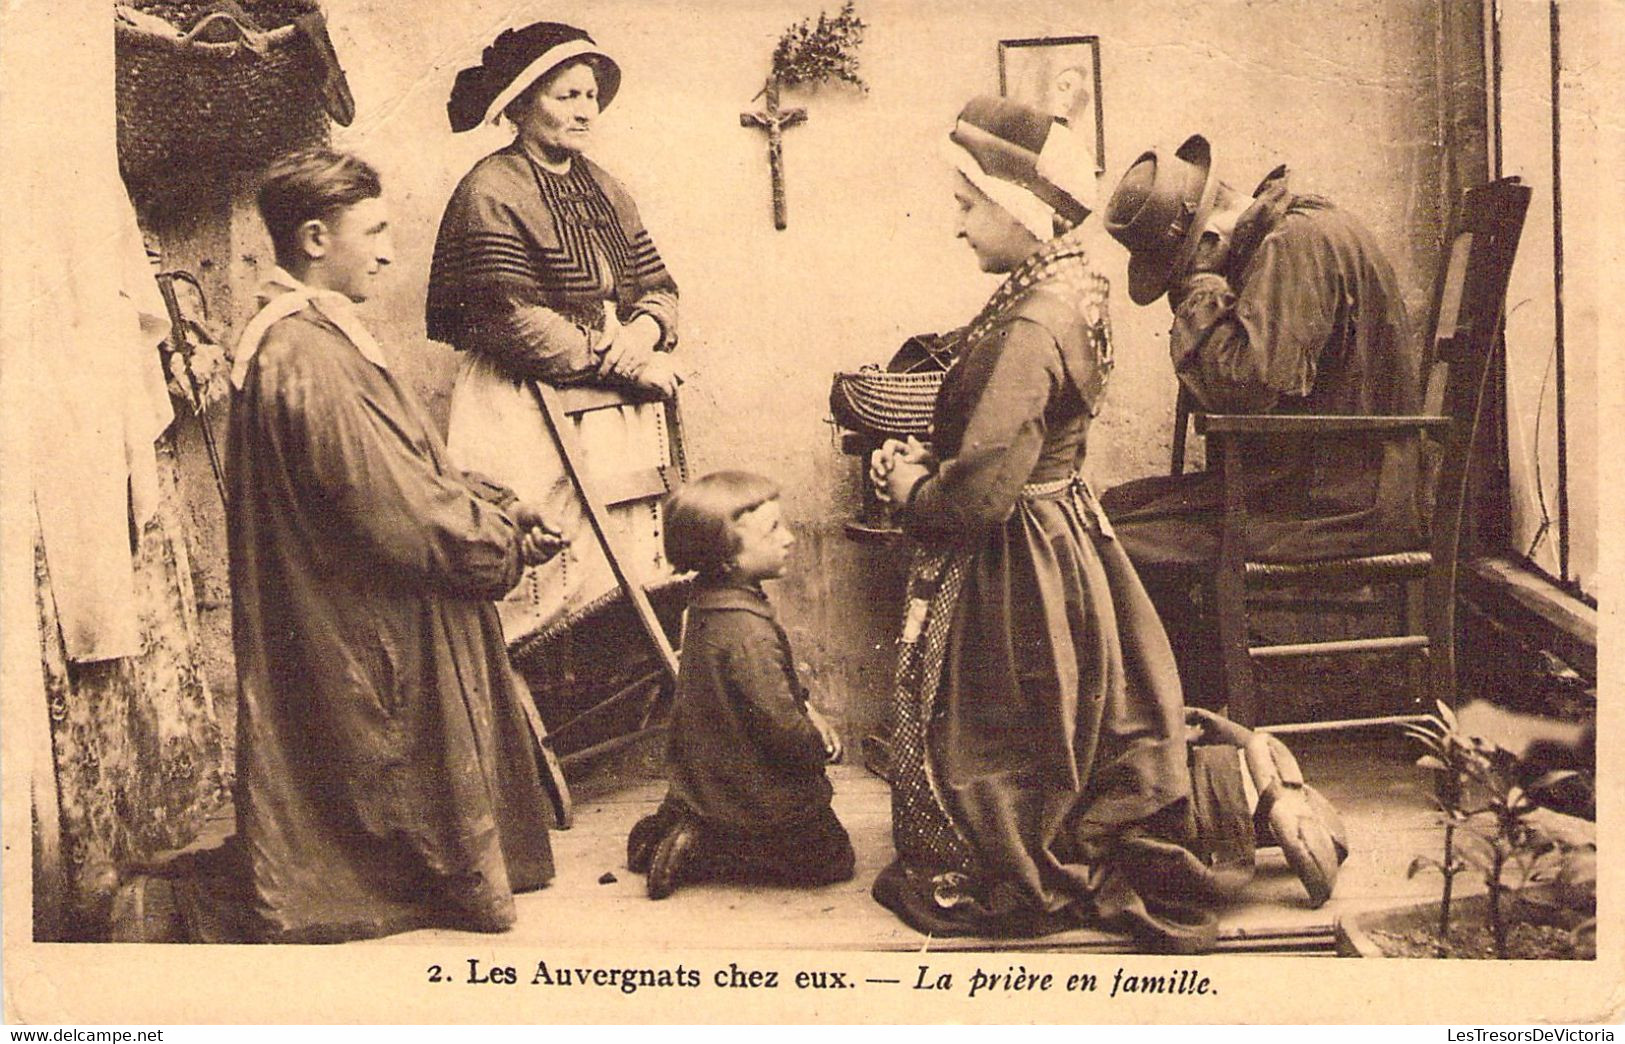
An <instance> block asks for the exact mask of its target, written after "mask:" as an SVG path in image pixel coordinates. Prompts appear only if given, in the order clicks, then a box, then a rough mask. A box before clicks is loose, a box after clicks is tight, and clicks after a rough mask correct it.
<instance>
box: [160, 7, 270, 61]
mask: <svg viewBox="0 0 1625 1044" xmlns="http://www.w3.org/2000/svg"><path fill="white" fill-rule="evenodd" d="M232 6H236V5H232ZM238 14H241V9H239V11H238ZM238 14H233V13H231V12H229V11H211V12H210V13H209V14H206V15H204V16H203V17H202V18H200V19H198V21H197V24H196V25H194V26H192V28H190V29H188V30H187V31H186V35H185V36H183V37H181V47H182V48H192V49H196V48H198V47H200V46H201V45H204V44H211V43H212V44H215V45H216V46H218V45H219V43H220V42H219V41H215V40H199V39H198V36H199V34H201V33H202V32H203V31H204V30H206V29H208V28H209V27H210V26H214V25H221V24H225V25H229V26H231V27H232V28H233V29H235V30H236V31H237V36H238V38H239V39H240V41H241V43H242V45H243V46H244V47H246V48H247V49H248V50H249V51H251V52H253V53H254V54H256V55H258V56H259V57H261V58H263V57H265V55H266V54H268V53H270V50H271V34H269V33H267V32H265V31H263V30H262V29H260V27H259V26H257V25H255V24H254V22H253V20H252V19H250V18H248V16H247V15H246V14H241V18H239V17H238ZM245 20H246V21H247V24H246V25H245V24H244V21H245Z"/></svg>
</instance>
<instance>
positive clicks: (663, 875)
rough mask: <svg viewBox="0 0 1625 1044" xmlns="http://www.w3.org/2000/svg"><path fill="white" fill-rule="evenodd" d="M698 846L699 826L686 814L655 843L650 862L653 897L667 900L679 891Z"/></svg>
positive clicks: (650, 896) (650, 881)
mask: <svg viewBox="0 0 1625 1044" xmlns="http://www.w3.org/2000/svg"><path fill="white" fill-rule="evenodd" d="M699 848H700V828H699V825H698V824H697V823H694V822H693V821H691V820H689V819H687V818H686V817H685V818H683V819H679V820H678V821H677V823H676V824H675V825H674V826H673V827H672V828H671V829H670V830H668V831H667V832H666V836H665V837H663V838H661V839H660V843H659V844H658V845H656V846H655V850H654V855H653V857H652V858H651V860H650V863H649V898H650V899H664V898H666V896H668V895H670V894H671V893H673V892H675V891H676V890H677V886H678V885H679V884H681V883H682V880H683V872H684V871H685V870H687V869H688V868H689V866H690V865H691V864H692V863H693V861H694V857H695V856H696V855H697V854H698V852H699Z"/></svg>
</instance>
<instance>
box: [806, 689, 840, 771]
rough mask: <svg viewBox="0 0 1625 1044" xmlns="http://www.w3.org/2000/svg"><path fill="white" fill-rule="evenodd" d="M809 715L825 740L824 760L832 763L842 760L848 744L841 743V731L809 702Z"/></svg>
mask: <svg viewBox="0 0 1625 1044" xmlns="http://www.w3.org/2000/svg"><path fill="white" fill-rule="evenodd" d="M807 717H809V718H811V719H812V723H813V727H814V728H816V729H817V730H818V735H819V736H820V737H822V739H823V741H824V760H825V761H827V762H829V763H830V764H831V765H833V764H835V763H836V762H838V761H840V760H841V755H843V754H845V753H846V746H845V745H844V744H842V743H841V736H840V733H838V732H836V731H835V726H833V725H831V724H830V723H829V722H828V721H826V720H825V719H824V716H823V715H822V714H820V713H818V708H817V707H814V706H813V705H812V704H811V703H809V704H807Z"/></svg>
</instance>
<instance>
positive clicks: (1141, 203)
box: [1106, 134, 1219, 305]
mask: <svg viewBox="0 0 1625 1044" xmlns="http://www.w3.org/2000/svg"><path fill="white" fill-rule="evenodd" d="M1218 189H1219V182H1218V179H1217V178H1215V177H1214V175H1213V147H1212V146H1211V145H1209V144H1208V141H1207V139H1206V138H1204V137H1202V136H1201V135H1200V134H1192V135H1191V136H1190V137H1188V138H1186V139H1185V143H1184V144H1183V145H1181V146H1179V148H1177V149H1175V150H1173V151H1172V152H1171V153H1170V152H1169V151H1168V150H1167V149H1163V148H1155V149H1150V150H1148V151H1146V152H1142V153H1141V154H1140V157H1139V159H1136V160H1135V161H1134V162H1133V163H1132V164H1130V165H1129V168H1128V171H1127V172H1126V173H1124V175H1123V180H1122V181H1119V182H1118V183H1117V188H1116V189H1114V190H1112V198H1111V200H1110V201H1109V202H1108V203H1107V204H1106V231H1108V232H1110V233H1111V234H1112V236H1113V238H1115V239H1116V240H1117V241H1118V242H1119V243H1121V244H1123V245H1124V246H1126V247H1128V252H1129V261H1128V296H1129V300H1131V301H1133V302H1134V303H1135V304H1138V305H1147V304H1150V303H1151V302H1152V301H1155V300H1156V299H1157V298H1159V297H1161V296H1162V294H1163V292H1164V291H1166V290H1167V289H1168V283H1169V281H1170V280H1172V279H1173V276H1174V273H1175V272H1177V271H1179V270H1180V269H1181V268H1182V267H1184V265H1185V264H1186V263H1188V262H1189V260H1190V258H1191V255H1192V254H1193V253H1194V252H1195V250H1196V244H1197V241H1198V240H1199V239H1200V238H1201V234H1202V229H1203V228H1204V227H1205V226H1206V225H1207V219H1208V217H1209V216H1211V215H1212V213H1213V204H1214V198H1215V196H1216V195H1217V193H1218Z"/></svg>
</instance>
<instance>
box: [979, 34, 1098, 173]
mask: <svg viewBox="0 0 1625 1044" xmlns="http://www.w3.org/2000/svg"><path fill="white" fill-rule="evenodd" d="M999 93H1000V94H1001V95H1003V96H1005V97H1007V98H1015V99H1017V100H1019V101H1023V102H1026V103H1027V104H1029V105H1032V106H1035V107H1037V108H1040V109H1046V110H1048V111H1049V112H1050V114H1051V115H1053V116H1055V117H1056V118H1057V119H1060V120H1064V121H1065V122H1066V124H1067V126H1069V127H1071V128H1072V129H1073V130H1074V131H1076V132H1077V133H1078V134H1079V135H1080V136H1082V138H1083V140H1084V141H1085V142H1088V143H1089V146H1090V148H1092V149H1094V150H1095V171H1096V172H1097V173H1102V174H1103V173H1105V171H1106V126H1105V123H1104V116H1105V109H1104V106H1103V105H1102V103H1101V99H1100V37H1098V36H1044V37H1035V38H1033V39H1027V40H1000V41H999Z"/></svg>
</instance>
